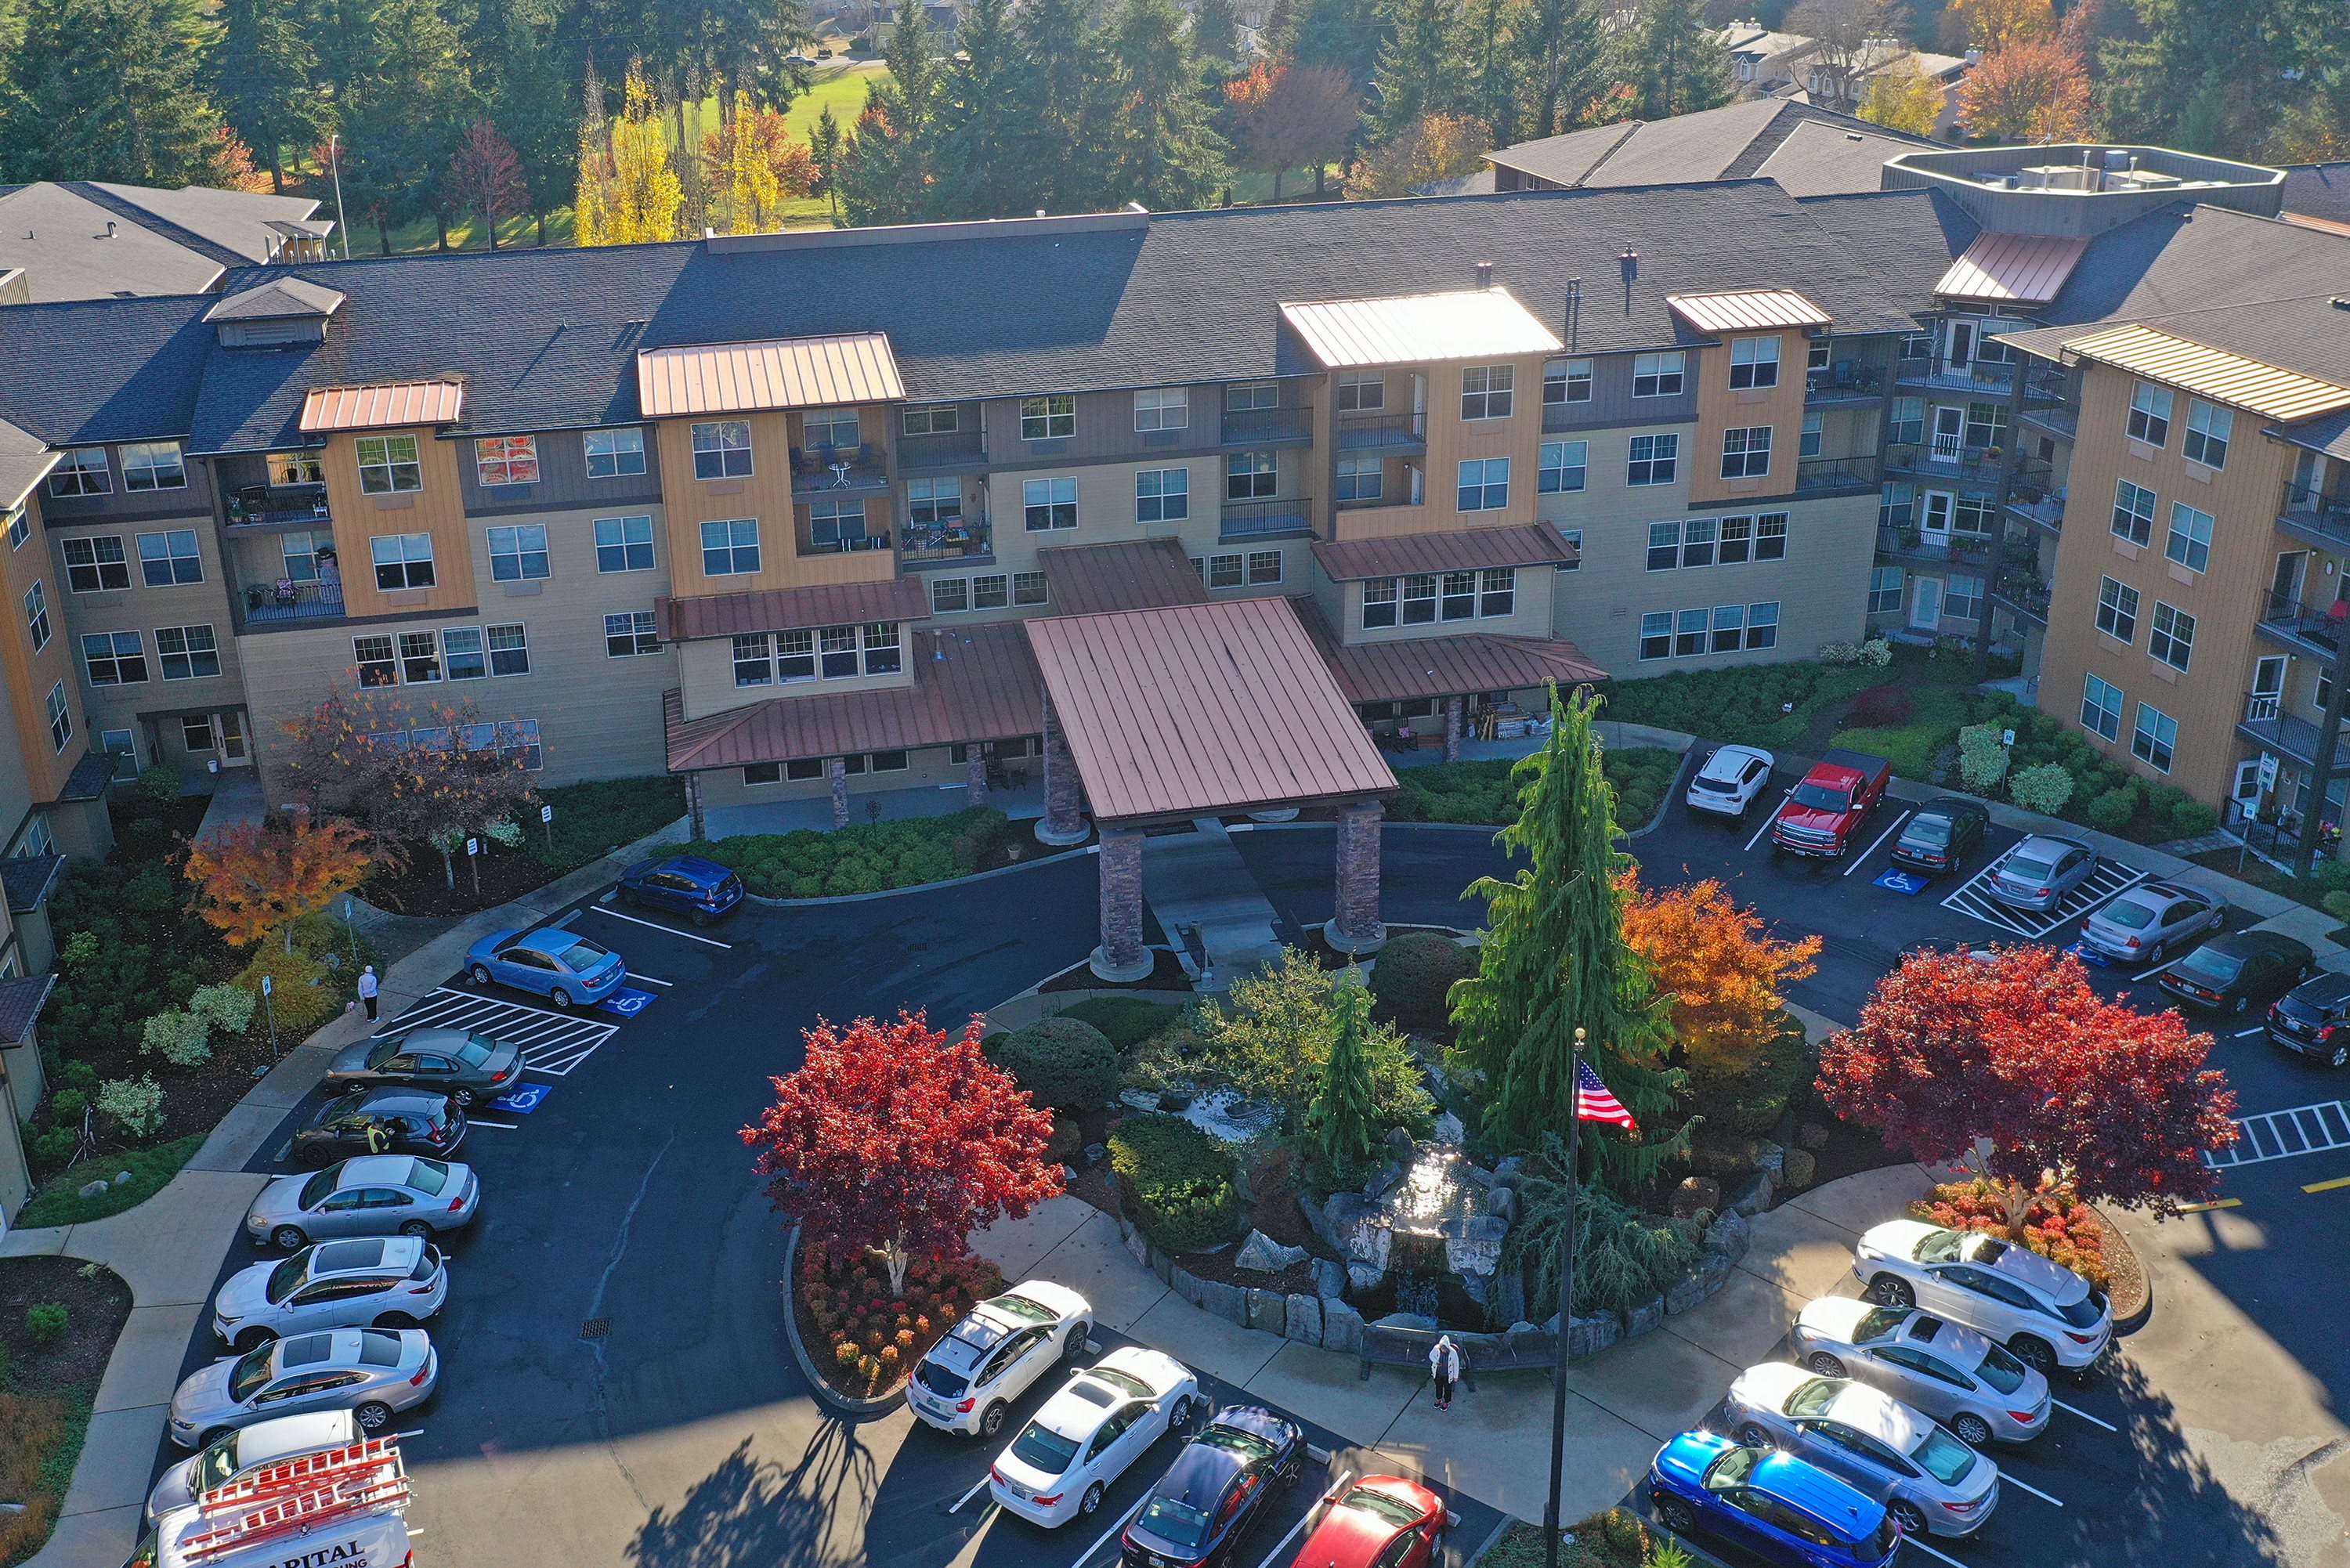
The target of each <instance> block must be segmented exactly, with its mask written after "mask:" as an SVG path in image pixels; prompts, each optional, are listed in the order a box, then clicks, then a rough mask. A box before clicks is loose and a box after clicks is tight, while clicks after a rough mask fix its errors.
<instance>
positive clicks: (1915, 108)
mask: <svg viewBox="0 0 2350 1568" xmlns="http://www.w3.org/2000/svg"><path fill="white" fill-rule="evenodd" d="M1941 115H1942V88H1941V84H1940V83H1939V82H1937V81H1935V80H1934V79H1933V78H1931V77H1929V76H1928V75H1927V74H1926V73H1925V72H1923V71H1921V70H1919V69H1918V62H1917V60H1916V59H1915V58H1913V57H1904V58H1902V59H1898V60H1896V61H1894V62H1893V63H1892V64H1891V65H1889V66H1887V67H1885V68H1884V69H1883V70H1881V71H1878V72H1877V74H1876V75H1875V76H1873V77H1870V78H1868V87H1867V88H1866V91H1864V92H1863V93H1862V94H1861V95H1860V118H1861V119H1865V120H1867V121H1868V122H1869V123H1871V124H1872V125H1881V126H1883V127H1885V129H1886V130H1906V131H1908V133H1909V134H1910V135H1912V136H1931V135H1933V134H1934V125H1935V122H1936V121H1938V120H1939V119H1940V118H1941Z"/></svg>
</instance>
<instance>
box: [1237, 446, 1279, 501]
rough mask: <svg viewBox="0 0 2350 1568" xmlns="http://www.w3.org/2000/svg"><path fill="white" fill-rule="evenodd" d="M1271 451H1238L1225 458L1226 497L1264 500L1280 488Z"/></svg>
mask: <svg viewBox="0 0 2350 1568" xmlns="http://www.w3.org/2000/svg"><path fill="white" fill-rule="evenodd" d="M1280 487H1281V485H1280V475H1279V474H1278V473H1276V472H1274V461H1273V453H1271V452H1232V453H1229V454H1228V455H1227V456H1226V457H1225V458H1224V499H1225V500H1227V501H1263V500H1266V499H1268V498H1270V497H1271V496H1272V495H1273V493H1274V492H1275V491H1277V490H1278V489H1280Z"/></svg>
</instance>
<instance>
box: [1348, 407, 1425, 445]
mask: <svg viewBox="0 0 2350 1568" xmlns="http://www.w3.org/2000/svg"><path fill="white" fill-rule="evenodd" d="M1427 444H1428V416H1427V415H1426V414H1341V415H1339V416H1338V450H1339V451H1340V452H1385V451H1393V450H1395V449H1397V448H1399V447H1424V446H1426V445H1427Z"/></svg>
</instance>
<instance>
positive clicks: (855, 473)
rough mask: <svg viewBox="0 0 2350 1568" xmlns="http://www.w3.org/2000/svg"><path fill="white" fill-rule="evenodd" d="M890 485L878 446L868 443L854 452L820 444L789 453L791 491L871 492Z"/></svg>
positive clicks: (816, 492)
mask: <svg viewBox="0 0 2350 1568" xmlns="http://www.w3.org/2000/svg"><path fill="white" fill-rule="evenodd" d="M887 489H889V470H887V469H885V468H884V467H882V466H881V453H880V451H879V449H878V448H876V447H874V446H872V445H870V444H868V445H865V446H860V447H858V448H857V449H856V450H855V451H853V452H852V451H850V450H849V449H847V448H846V447H830V446H820V447H817V448H816V449H815V450H814V451H813V452H801V451H798V450H797V449H795V450H794V451H793V452H792V494H793V495H794V496H795V497H796V496H805V495H829V494H831V493H834V492H836V491H837V492H839V493H842V494H845V495H858V494H871V493H873V492H875V491H879V490H887Z"/></svg>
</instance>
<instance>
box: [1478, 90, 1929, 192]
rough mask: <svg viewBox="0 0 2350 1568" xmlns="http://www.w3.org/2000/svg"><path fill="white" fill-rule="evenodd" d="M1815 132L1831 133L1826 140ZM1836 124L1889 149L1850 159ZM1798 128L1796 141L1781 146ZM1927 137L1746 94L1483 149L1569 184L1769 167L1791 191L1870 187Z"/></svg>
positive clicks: (1745, 173)
mask: <svg viewBox="0 0 2350 1568" xmlns="http://www.w3.org/2000/svg"><path fill="white" fill-rule="evenodd" d="M1806 128H1810V129H1809V130H1806ZM1824 132H1832V133H1834V134H1835V136H1836V138H1837V140H1834V141H1830V140H1826V138H1825V135H1824V134H1822V133H1824ZM1845 132H1850V133H1852V134H1854V135H1857V136H1861V137H1865V138H1867V139H1869V140H1871V141H1874V142H1882V143H1884V144H1886V145H1887V147H1888V148H1890V149H1892V150H1893V151H1887V152H1885V153H1884V154H1883V155H1882V156H1880V157H1878V158H1877V159H1876V160H1875V161H1868V160H1866V159H1860V160H1856V159H1855V158H1854V157H1853V155H1852V151H1851V147H1850V144H1848V143H1846V142H1844V141H1843V140H1842V136H1843V133H1845ZM1798 136H1801V137H1802V138H1803V140H1802V141H1801V142H1800V143H1799V144H1796V145H1794V148H1793V150H1792V151H1788V149H1789V147H1790V144H1791V143H1793V142H1794V141H1795V139H1796V138H1797V137H1798ZM1932 145H1934V144H1933V143H1932V142H1929V141H1926V140H1923V139H1921V138H1918V137H1914V136H1908V135H1905V134H1904V133H1902V132H1900V131H1898V130H1887V129H1886V128H1885V127H1883V126H1881V125H1872V124H1870V123H1869V122H1868V121H1866V120H1863V119H1853V118H1852V117H1851V116H1849V115H1843V114H1837V113H1835V112H1834V111H1832V110H1829V109H1814V107H1812V106H1811V105H1810V104H1805V103H1794V102H1791V101H1789V100H1787V99H1747V100H1745V101H1743V102H1740V103H1731V104H1724V105H1723V106H1722V107H1721V108H1720V109H1703V110H1700V112H1698V113H1696V114H1679V115H1675V116H1673V117H1672V118H1670V119H1652V120H1639V119H1627V120H1621V121H1618V122H1617V123H1616V124H1614V125H1597V126H1592V127H1590V128H1588V129H1586V130H1570V131H1567V132H1565V134H1563V135H1559V136H1549V137H1544V138H1543V139H1542V140H1537V141H1522V142H1519V143H1518V144H1517V145H1516V146H1514V147H1503V148H1500V149H1497V150H1496V151H1492V152H1489V153H1487V154H1486V155H1485V161H1487V162H1489V163H1492V164H1496V165H1499V166H1500V167H1502V168H1505V169H1515V170H1519V171H1522V172H1524V173H1527V174H1531V175H1533V176H1534V177H1535V178H1536V179H1539V180H1546V181H1549V182H1552V183H1554V184H1557V185H1564V186H1568V187H1594V188H1596V187H1607V186H1623V185H1651V184H1678V183H1684V182H1697V181H1706V180H1739V179H1745V178H1748V177H1750V176H1752V175H1756V174H1762V175H1766V176H1767V175H1772V174H1773V173H1774V172H1775V173H1778V174H1783V175H1785V176H1787V179H1788V183H1789V184H1790V186H1791V188H1792V187H1793V186H1796V185H1800V186H1803V187H1804V191H1803V192H1798V193H1808V192H1816V191H1822V190H1835V191H1874V190H1876V189H1877V181H1878V174H1877V169H1878V167H1879V166H1880V165H1882V163H1883V162H1884V160H1885V158H1888V157H1891V156H1893V155H1894V152H1895V151H1898V150H1899V149H1902V148H1908V147H1930V146H1932ZM1782 151H1787V157H1786V160H1785V161H1783V162H1782V163H1781V164H1780V167H1779V169H1778V170H1777V171H1773V170H1772V169H1771V168H1770V167H1769V164H1770V163H1771V161H1772V160H1773V159H1774V158H1776V157H1777V156H1778V155H1779V154H1780V153H1781V152H1782Z"/></svg>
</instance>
